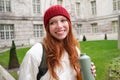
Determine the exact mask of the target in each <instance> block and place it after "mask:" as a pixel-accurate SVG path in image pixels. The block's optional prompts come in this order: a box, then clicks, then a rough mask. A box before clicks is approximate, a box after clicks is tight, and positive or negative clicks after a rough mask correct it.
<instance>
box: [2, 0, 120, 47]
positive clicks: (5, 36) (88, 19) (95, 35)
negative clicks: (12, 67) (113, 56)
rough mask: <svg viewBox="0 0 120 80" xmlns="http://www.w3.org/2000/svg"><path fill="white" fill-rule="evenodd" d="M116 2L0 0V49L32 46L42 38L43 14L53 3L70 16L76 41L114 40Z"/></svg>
mask: <svg viewBox="0 0 120 80" xmlns="http://www.w3.org/2000/svg"><path fill="white" fill-rule="evenodd" d="M118 3H120V1H119V0H104V1H102V0H0V48H2V47H8V46H10V45H11V42H12V40H14V41H15V43H16V45H17V46H24V45H33V44H35V43H36V42H40V41H41V40H42V39H43V38H44V36H45V30H44V25H43V14H44V12H45V10H46V9H47V8H48V7H49V6H51V5H54V4H60V5H62V6H64V7H65V8H66V9H67V10H68V11H69V13H70V15H71V20H72V23H73V30H74V33H75V36H76V38H77V39H78V40H80V41H81V40H82V37H83V35H85V36H86V38H87V39H88V40H99V39H104V35H105V34H107V36H108V39H117V35H118V34H117V32H118V31H117V30H118V29H117V28H118V15H119V13H120V4H118Z"/></svg>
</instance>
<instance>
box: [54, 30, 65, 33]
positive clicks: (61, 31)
mask: <svg viewBox="0 0 120 80" xmlns="http://www.w3.org/2000/svg"><path fill="white" fill-rule="evenodd" d="M63 32H64V30H63V31H58V32H56V33H57V34H62V33H63Z"/></svg>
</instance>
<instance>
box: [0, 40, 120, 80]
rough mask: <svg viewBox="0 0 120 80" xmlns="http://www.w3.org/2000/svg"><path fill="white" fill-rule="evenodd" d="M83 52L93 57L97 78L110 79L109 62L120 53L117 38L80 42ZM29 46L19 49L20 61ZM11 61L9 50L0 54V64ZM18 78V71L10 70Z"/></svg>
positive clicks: (3, 64)
mask: <svg viewBox="0 0 120 80" xmlns="http://www.w3.org/2000/svg"><path fill="white" fill-rule="evenodd" d="M80 46H81V52H82V53H86V54H88V55H89V56H90V57H91V60H92V61H93V62H94V64H95V66H96V70H97V72H96V74H97V76H96V80H108V66H109V63H110V62H111V61H112V60H113V59H114V58H116V57H118V56H119V55H120V50H118V49H117V41H116V40H102V41H85V42H80ZM28 49H29V48H22V49H17V56H18V60H19V63H21V62H22V59H23V57H24V55H25V53H26V52H27V50H28ZM8 61H9V51H7V52H4V53H1V54H0V64H1V65H2V66H4V67H5V68H7V66H8ZM10 73H11V74H12V75H13V76H14V77H15V78H16V79H17V77H16V76H17V75H16V72H10Z"/></svg>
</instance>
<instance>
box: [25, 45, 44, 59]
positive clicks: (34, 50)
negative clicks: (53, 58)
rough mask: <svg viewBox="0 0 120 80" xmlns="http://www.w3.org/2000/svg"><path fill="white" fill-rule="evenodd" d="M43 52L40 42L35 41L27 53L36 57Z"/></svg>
mask: <svg viewBox="0 0 120 80" xmlns="http://www.w3.org/2000/svg"><path fill="white" fill-rule="evenodd" d="M42 52H43V47H42V44H41V43H36V44H34V45H33V46H32V47H31V48H30V49H29V50H28V52H27V53H29V54H30V55H32V56H34V57H38V56H41V55H42Z"/></svg>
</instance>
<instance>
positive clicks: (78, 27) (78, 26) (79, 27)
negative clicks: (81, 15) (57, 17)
mask: <svg viewBox="0 0 120 80" xmlns="http://www.w3.org/2000/svg"><path fill="white" fill-rule="evenodd" d="M76 31H77V34H78V35H80V34H81V33H82V24H77V28H76Z"/></svg>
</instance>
